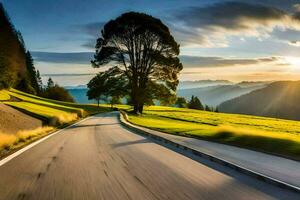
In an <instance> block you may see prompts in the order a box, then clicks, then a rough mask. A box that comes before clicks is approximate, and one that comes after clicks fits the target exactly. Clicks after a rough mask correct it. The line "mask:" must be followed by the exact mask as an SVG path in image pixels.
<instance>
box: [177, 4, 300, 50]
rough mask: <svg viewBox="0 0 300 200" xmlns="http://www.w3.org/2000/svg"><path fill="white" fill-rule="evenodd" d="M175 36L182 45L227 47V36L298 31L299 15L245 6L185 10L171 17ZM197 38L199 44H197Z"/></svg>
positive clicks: (214, 6)
mask: <svg viewBox="0 0 300 200" xmlns="http://www.w3.org/2000/svg"><path fill="white" fill-rule="evenodd" d="M171 21H172V22H173V23H171V24H172V27H180V28H177V29H174V32H175V36H177V37H178V38H180V40H182V39H184V38H188V40H185V41H183V42H185V44H191V43H195V44H198V45H200V46H204V47H215V46H226V44H227V37H228V36H237V35H238V36H244V37H245V36H248V37H258V38H265V37H269V36H270V33H271V32H272V31H273V30H274V29H276V28H277V29H281V30H286V29H291V30H300V13H299V12H298V11H297V10H296V11H295V13H293V14H290V13H288V12H286V11H283V10H280V9H278V8H275V7H271V6H267V5H262V4H250V3H244V2H222V3H215V4H210V5H208V6H206V7H188V8H184V9H181V10H177V11H176V12H174V14H173V17H171ZM190 33H192V34H190ZM199 38H200V40H199Z"/></svg>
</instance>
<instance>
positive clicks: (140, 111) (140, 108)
mask: <svg viewBox="0 0 300 200" xmlns="http://www.w3.org/2000/svg"><path fill="white" fill-rule="evenodd" d="M143 110H144V104H140V105H139V113H140V114H143Z"/></svg>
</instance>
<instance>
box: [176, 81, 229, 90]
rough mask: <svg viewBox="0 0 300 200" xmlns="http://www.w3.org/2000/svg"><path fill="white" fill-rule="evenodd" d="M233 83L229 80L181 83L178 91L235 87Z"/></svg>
mask: <svg viewBox="0 0 300 200" xmlns="http://www.w3.org/2000/svg"><path fill="white" fill-rule="evenodd" d="M233 84H234V83H233V82H230V81H227V80H198V81H181V82H179V85H178V89H190V88H201V87H209V86H216V85H233Z"/></svg>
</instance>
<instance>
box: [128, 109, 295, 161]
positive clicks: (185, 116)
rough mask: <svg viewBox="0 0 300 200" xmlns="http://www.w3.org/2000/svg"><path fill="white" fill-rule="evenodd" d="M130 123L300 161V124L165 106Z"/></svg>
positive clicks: (147, 110) (135, 117)
mask: <svg viewBox="0 0 300 200" xmlns="http://www.w3.org/2000/svg"><path fill="white" fill-rule="evenodd" d="M128 119H129V121H130V122H132V123H134V124H136V125H140V126H143V127H147V128H150V129H154V130H159V131H162V132H166V133H169V134H175V135H182V136H188V137H195V138H199V139H204V140H210V141H215V142H220V143H225V144H229V145H235V146H239V147H243V148H249V149H253V150H258V151H263V152H267V153H271V154H276V155H281V156H285V157H289V158H293V159H296V160H300V122H299V121H292V120H282V119H275V118H266V117H257V116H250V115H239V114H225V113H214V112H206V111H198V110H192V109H184V108H172V107H163V106H150V107H146V108H145V111H144V114H143V115H141V116H137V115H132V114H129V116H128Z"/></svg>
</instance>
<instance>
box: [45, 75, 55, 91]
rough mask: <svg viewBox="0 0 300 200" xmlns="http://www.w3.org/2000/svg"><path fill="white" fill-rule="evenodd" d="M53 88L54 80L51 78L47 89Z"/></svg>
mask: <svg viewBox="0 0 300 200" xmlns="http://www.w3.org/2000/svg"><path fill="white" fill-rule="evenodd" d="M52 87H54V82H53V80H52V78H51V77H50V78H49V79H48V82H47V89H49V88H52Z"/></svg>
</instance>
